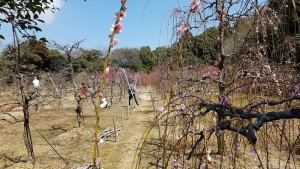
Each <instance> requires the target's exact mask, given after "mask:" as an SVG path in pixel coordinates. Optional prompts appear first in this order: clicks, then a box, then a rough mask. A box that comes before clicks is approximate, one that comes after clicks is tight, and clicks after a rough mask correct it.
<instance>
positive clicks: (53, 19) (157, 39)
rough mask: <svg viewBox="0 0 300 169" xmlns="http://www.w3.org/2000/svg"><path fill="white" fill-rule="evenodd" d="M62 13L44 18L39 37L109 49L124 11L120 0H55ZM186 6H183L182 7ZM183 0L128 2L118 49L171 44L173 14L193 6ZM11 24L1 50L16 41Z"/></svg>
mask: <svg viewBox="0 0 300 169" xmlns="http://www.w3.org/2000/svg"><path fill="white" fill-rule="evenodd" d="M54 3H55V5H56V6H58V7H60V11H57V12H56V13H55V14H52V13H50V12H49V13H47V14H45V15H44V16H43V18H44V20H45V21H46V23H45V24H40V27H41V28H42V30H43V31H42V32H38V33H37V34H36V35H37V36H38V38H40V37H45V38H47V39H49V40H54V41H56V42H58V43H59V44H72V43H73V42H75V41H79V40H83V39H86V40H85V41H84V42H83V43H82V45H81V47H83V48H88V49H106V48H107V46H108V43H109V39H108V35H109V34H110V33H111V31H110V28H111V25H112V24H114V21H115V19H114V14H115V13H116V12H117V11H118V10H119V8H120V0H87V1H84V0H68V1H65V0H54ZM180 3H183V4H180ZM189 3H190V1H183V0H178V1H176V0H149V1H148V3H147V0H127V3H126V7H127V13H126V18H125V19H124V20H123V21H122V24H123V26H124V30H123V32H121V34H118V35H116V38H117V39H119V40H120V43H119V44H118V45H117V46H116V47H115V48H121V47H137V48H139V47H141V46H145V45H149V46H150V47H151V49H152V50H154V49H155V48H156V47H158V46H167V45H169V42H170V38H171V35H172V34H171V33H172V31H171V27H170V26H168V24H171V25H172V23H170V21H169V16H170V11H171V10H172V9H174V8H176V7H178V4H180V5H189ZM10 30H11V29H10V27H9V26H7V25H2V26H1V30H0V31H1V34H3V35H4V36H5V38H6V40H4V41H3V40H1V41H0V49H2V48H3V47H4V46H5V45H7V44H8V43H11V42H12V33H11V31H10Z"/></svg>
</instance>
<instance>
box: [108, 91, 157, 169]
mask: <svg viewBox="0 0 300 169" xmlns="http://www.w3.org/2000/svg"><path fill="white" fill-rule="evenodd" d="M150 92H151V89H149V88H148V89H142V90H140V92H139V93H138V102H139V106H138V108H134V109H132V112H131V114H129V119H128V120H127V119H126V117H125V119H126V120H124V130H122V133H121V134H120V135H119V137H118V141H117V142H109V143H108V145H107V148H111V149H110V150H111V151H110V153H108V154H104V166H106V167H108V168H115V169H128V168H130V167H131V165H132V162H133V158H134V154H135V152H136V148H137V146H138V143H139V142H140V139H141V137H142V134H143V133H144V131H145V130H146V129H147V127H149V124H150V123H149V119H150V117H153V111H152V110H153V106H152V101H151V95H150ZM124 111H127V109H125V110H124ZM112 140H114V139H112ZM104 146H105V145H104ZM105 158H107V159H114V160H106V159H105ZM105 161H110V163H109V164H108V165H105V163H106V162H105ZM104 168H105V167H104Z"/></svg>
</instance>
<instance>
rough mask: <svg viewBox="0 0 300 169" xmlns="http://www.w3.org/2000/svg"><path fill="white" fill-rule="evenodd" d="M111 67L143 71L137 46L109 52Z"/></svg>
mask: <svg viewBox="0 0 300 169" xmlns="http://www.w3.org/2000/svg"><path fill="white" fill-rule="evenodd" d="M111 65H112V66H113V67H122V68H129V69H132V70H134V71H143V63H142V61H141V58H140V50H139V49H137V48H121V49H116V50H114V51H113V52H112V53H111Z"/></svg>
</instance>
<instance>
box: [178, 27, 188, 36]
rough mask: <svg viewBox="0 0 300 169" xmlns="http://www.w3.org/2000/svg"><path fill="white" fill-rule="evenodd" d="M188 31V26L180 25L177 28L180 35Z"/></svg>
mask: <svg viewBox="0 0 300 169" xmlns="http://www.w3.org/2000/svg"><path fill="white" fill-rule="evenodd" d="M187 30H188V26H187V25H181V26H180V27H179V31H180V33H181V34H183V33H184V32H186V31H187Z"/></svg>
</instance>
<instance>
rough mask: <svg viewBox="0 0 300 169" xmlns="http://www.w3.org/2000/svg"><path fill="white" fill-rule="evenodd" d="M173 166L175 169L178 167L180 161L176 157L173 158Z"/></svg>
mask: <svg viewBox="0 0 300 169" xmlns="http://www.w3.org/2000/svg"><path fill="white" fill-rule="evenodd" d="M172 166H173V167H174V169H178V167H179V163H178V161H177V160H176V159H173V161H172Z"/></svg>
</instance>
